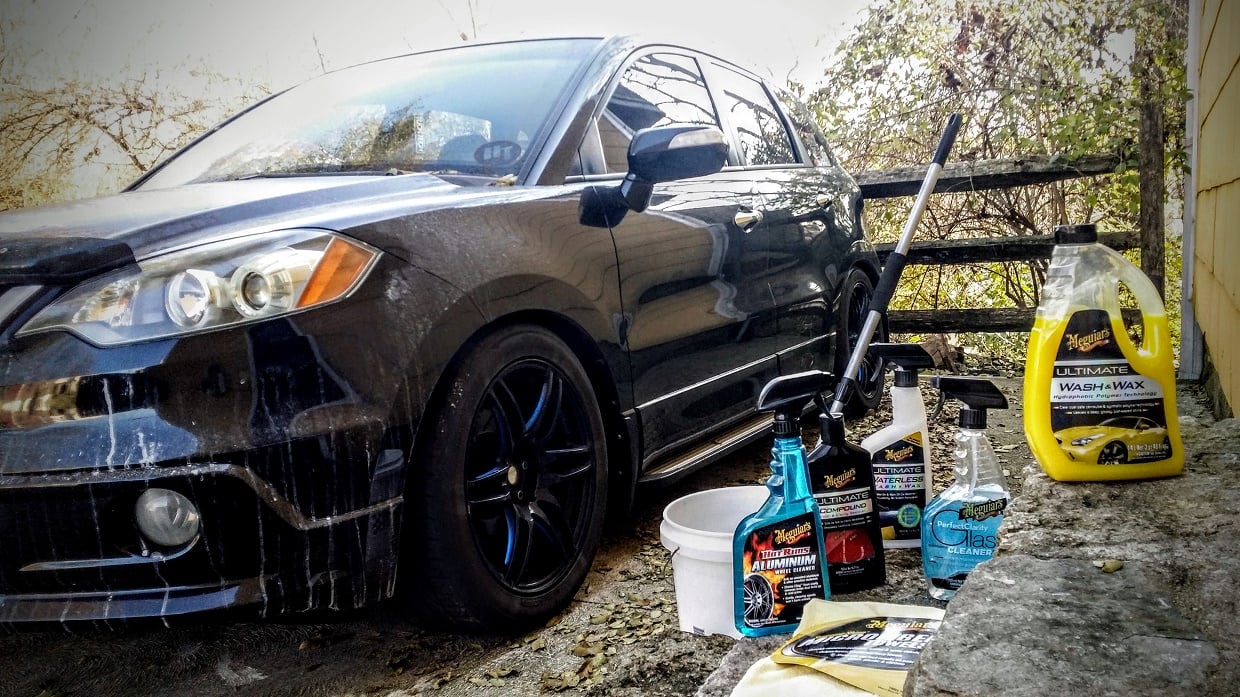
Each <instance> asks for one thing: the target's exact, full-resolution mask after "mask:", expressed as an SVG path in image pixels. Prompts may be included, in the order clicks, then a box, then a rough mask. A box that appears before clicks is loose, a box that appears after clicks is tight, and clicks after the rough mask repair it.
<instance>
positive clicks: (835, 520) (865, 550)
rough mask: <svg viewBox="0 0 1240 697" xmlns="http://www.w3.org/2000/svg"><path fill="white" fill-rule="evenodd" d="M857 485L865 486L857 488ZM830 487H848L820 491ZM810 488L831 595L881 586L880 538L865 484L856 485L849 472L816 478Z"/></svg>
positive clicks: (853, 471)
mask: <svg viewBox="0 0 1240 697" xmlns="http://www.w3.org/2000/svg"><path fill="white" fill-rule="evenodd" d="M859 483H864V484H866V486H864V487H858V486H857V484H859ZM831 484H836V485H840V486H846V487H848V488H846V489H842V490H832V489H827V490H823V487H829V486H830V485H831ZM814 485H815V487H814V501H815V502H817V503H818V510H819V512H820V513H821V514H822V536H823V543H824V545H825V546H826V556H827V573H828V576H829V578H830V582H831V589H832V592H833V593H851V592H853V591H857V590H863V589H865V588H872V587H874V586H879V585H882V584H883V583H884V581H885V580H886V569H885V567H884V563H885V562H884V559H883V556H882V549H883V544H882V536H881V533H880V532H879V530H878V526H877V520H878V518H877V511H876V510H875V508H874V499H873V496H872V494H871V491H870V487H869V485H868V482H858V481H857V478H856V471H855V470H852V469H849V470H846V471H845V472H843V473H840V474H836V475H834V476H820V477H819V481H816V482H814Z"/></svg>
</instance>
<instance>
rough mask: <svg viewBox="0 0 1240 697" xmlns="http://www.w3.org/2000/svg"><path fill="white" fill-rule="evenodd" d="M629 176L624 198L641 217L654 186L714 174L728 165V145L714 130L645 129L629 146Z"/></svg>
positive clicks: (621, 186)
mask: <svg viewBox="0 0 1240 697" xmlns="http://www.w3.org/2000/svg"><path fill="white" fill-rule="evenodd" d="M628 160H629V173H628V174H626V175H625V177H624V181H623V182H621V183H620V196H621V198H623V199H624V203H625V205H626V206H628V207H629V208H630V209H631V210H634V211H637V212H638V213H641V212H642V211H644V210H646V208H647V206H649V205H650V197H651V195H652V194H653V193H654V185H655V184H658V183H660V182H668V181H674V180H677V179H689V178H691V177H702V176H705V175H707V174H714V173H715V172H718V171H719V170H720V169H723V165H724V164H725V163H726V162H727V161H728V144H727V142H726V141H725V140H724V139H723V132H722V131H720V130H719V129H718V128H715V127H714V126H659V127H656V128H643V129H641V130H640V131H638V132H637V133H635V134H634V135H633V140H632V142H630V143H629V154H628Z"/></svg>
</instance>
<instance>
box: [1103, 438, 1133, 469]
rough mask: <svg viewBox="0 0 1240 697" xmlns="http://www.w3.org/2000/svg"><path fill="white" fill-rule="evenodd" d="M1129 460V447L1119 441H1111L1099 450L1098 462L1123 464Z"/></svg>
mask: <svg viewBox="0 0 1240 697" xmlns="http://www.w3.org/2000/svg"><path fill="white" fill-rule="evenodd" d="M1125 462H1128V448H1127V447H1126V446H1125V445H1124V444H1123V443H1121V442H1119V441H1111V442H1110V443H1107V444H1106V445H1104V446H1102V450H1099V451H1098V464H1100V465H1122V464H1124V463H1125Z"/></svg>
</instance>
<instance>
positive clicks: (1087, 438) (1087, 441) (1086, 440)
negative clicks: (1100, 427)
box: [1072, 433, 1102, 445]
mask: <svg viewBox="0 0 1240 697" xmlns="http://www.w3.org/2000/svg"><path fill="white" fill-rule="evenodd" d="M1101 437H1102V434H1101V433H1095V434H1093V435H1092V436H1085V437H1084V438H1077V439H1076V440H1074V441H1072V444H1073V445H1089V444H1090V443H1092V442H1094V441H1096V440H1098V439H1099V438H1101Z"/></svg>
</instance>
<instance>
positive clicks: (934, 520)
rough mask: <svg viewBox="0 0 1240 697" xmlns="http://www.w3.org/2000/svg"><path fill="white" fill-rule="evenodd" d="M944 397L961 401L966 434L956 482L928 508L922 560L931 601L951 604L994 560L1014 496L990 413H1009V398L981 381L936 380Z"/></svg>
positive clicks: (959, 437) (957, 453) (959, 440)
mask: <svg viewBox="0 0 1240 697" xmlns="http://www.w3.org/2000/svg"><path fill="white" fill-rule="evenodd" d="M930 384H931V385H933V386H934V387H937V388H939V389H940V390H941V391H942V393H943V397H944V398H948V397H951V398H954V399H958V400H960V402H961V403H962V404H963V406H962V407H961V409H960V432H959V433H957V434H956V447H955V449H954V450H953V452H952V457H953V458H954V460H955V464H954V467H953V471H954V474H955V475H956V481H955V482H954V483H953V484H952V485H951V486H949V487H947V488H946V489H944V490H943V493H941V494H939V495H938V496H936V497H935V499H934V500H933V501H931V502H930V504H929V505H928V506H926V510H925V515H923V516H922V521H921V561H922V567H923V568H924V569H925V572H926V583H927V585H928V589H929V592H930V596H931V597H933V598H937V599H939V600H950V599H951V597H952V596H954V595H955V594H956V590H957V589H959V588H960V586H961V584H963V583H964V579H965V577H966V576H968V575H969V572H970V571H972V570H973V567H975V566H977V565H978V564H980V563H982V562H984V561H986V560H987V559H989V558H990V557H992V556H994V553H995V549H996V548H997V547H998V545H999V525H1000V524H1001V523H1002V522H1003V510H1004V509H1005V508H1007V505H1008V501H1009V500H1011V494H1010V493H1008V489H1007V485H1006V484H1005V483H1004V481H1003V470H1002V469H1001V468H1000V467H999V460H998V458H997V457H996V456H995V451H994V449H993V448H992V447H991V446H990V441H989V440H987V439H986V433H985V429H986V410H987V409H1006V408H1007V398H1006V397H1004V396H1003V393H1002V392H1000V391H999V388H997V387H995V385H994V383H992V382H990V381H989V380H984V379H981V378H958V377H949V376H935V377H932V378H930Z"/></svg>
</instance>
